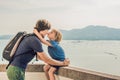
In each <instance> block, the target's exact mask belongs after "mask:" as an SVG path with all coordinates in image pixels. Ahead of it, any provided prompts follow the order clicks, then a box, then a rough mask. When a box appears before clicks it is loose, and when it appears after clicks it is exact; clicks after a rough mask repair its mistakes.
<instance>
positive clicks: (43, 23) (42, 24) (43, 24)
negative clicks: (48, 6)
mask: <svg viewBox="0 0 120 80" xmlns="http://www.w3.org/2000/svg"><path fill="white" fill-rule="evenodd" d="M34 28H35V29H37V31H38V32H40V31H42V30H46V29H48V30H49V29H50V28H51V24H50V23H49V22H48V21H47V20H45V19H42V20H38V21H37V23H36V26H35V27H34Z"/></svg>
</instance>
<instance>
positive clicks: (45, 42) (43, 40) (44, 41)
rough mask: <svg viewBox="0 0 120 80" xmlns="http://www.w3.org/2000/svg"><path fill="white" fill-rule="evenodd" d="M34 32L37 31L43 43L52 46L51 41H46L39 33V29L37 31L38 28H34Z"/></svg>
mask: <svg viewBox="0 0 120 80" xmlns="http://www.w3.org/2000/svg"><path fill="white" fill-rule="evenodd" d="M33 32H34V33H35V35H37V36H38V38H39V39H40V41H41V42H42V43H43V44H45V45H47V46H52V44H51V43H49V42H48V41H46V40H45V39H44V38H43V37H42V36H41V35H40V34H39V33H38V31H37V30H36V29H34V30H33Z"/></svg>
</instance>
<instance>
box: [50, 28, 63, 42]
mask: <svg viewBox="0 0 120 80" xmlns="http://www.w3.org/2000/svg"><path fill="white" fill-rule="evenodd" d="M52 32H54V33H55V41H57V42H60V41H61V40H62V33H61V32H60V31H58V30H56V29H52Z"/></svg>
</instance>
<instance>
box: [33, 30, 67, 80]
mask: <svg viewBox="0 0 120 80" xmlns="http://www.w3.org/2000/svg"><path fill="white" fill-rule="evenodd" d="M34 33H35V34H36V35H37V36H38V37H39V39H40V40H41V41H42V42H43V43H44V44H46V45H48V53H49V55H50V56H51V57H52V58H53V59H55V60H59V61H64V60H65V54H64V50H63V49H62V47H61V46H60V45H59V42H60V41H61V39H62V34H61V33H60V32H59V31H58V30H56V29H52V30H51V31H50V32H49V33H48V38H49V41H46V40H45V39H43V38H42V36H41V35H39V34H38V32H37V30H34ZM59 67H60V66H53V65H49V64H47V65H45V66H44V71H45V74H46V76H47V79H48V80H55V76H54V72H56V71H57V70H58V69H59Z"/></svg>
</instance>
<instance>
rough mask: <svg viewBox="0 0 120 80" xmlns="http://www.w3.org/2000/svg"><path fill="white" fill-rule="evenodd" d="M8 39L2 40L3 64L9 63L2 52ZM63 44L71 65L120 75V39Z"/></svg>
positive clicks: (0, 50) (69, 41)
mask: <svg viewBox="0 0 120 80" xmlns="http://www.w3.org/2000/svg"><path fill="white" fill-rule="evenodd" d="M8 41H9V40H0V63H1V64H3V63H8V62H7V61H5V60H4V61H2V54H1V53H2V51H3V49H4V47H5V45H6V44H7V42H8ZM61 46H62V47H63V49H64V50H65V53H66V57H68V58H69V59H70V61H71V64H70V66H75V67H79V68H83V69H89V70H93V71H99V72H103V73H109V74H113V75H119V76H120V69H119V68H120V41H112V40H111V41H103V40H98V41H87V40H63V41H62V42H61ZM43 47H44V50H45V52H46V53H47V47H46V46H44V45H43ZM35 63H43V62H42V61H39V62H35Z"/></svg>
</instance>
